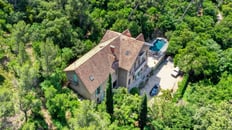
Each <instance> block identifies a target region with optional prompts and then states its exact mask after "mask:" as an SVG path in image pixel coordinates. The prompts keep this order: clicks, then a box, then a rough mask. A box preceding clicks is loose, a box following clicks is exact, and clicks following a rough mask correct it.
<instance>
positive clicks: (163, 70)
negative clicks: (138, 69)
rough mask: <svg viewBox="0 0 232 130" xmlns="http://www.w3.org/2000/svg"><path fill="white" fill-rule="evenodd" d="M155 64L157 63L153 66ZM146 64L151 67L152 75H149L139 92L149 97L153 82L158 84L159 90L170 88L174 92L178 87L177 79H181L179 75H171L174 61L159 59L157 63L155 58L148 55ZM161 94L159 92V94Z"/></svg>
mask: <svg viewBox="0 0 232 130" xmlns="http://www.w3.org/2000/svg"><path fill="white" fill-rule="evenodd" d="M155 64H159V65H158V66H156V67H155ZM148 66H149V67H150V68H154V67H155V68H154V69H152V71H153V72H152V73H151V74H152V75H151V76H150V77H149V80H148V81H147V83H146V85H145V87H144V88H142V89H141V91H140V92H141V94H144V93H146V95H147V97H148V99H151V98H152V97H151V96H150V91H151V89H152V87H154V85H155V84H159V86H160V89H161V90H171V91H172V92H175V91H176V90H177V88H178V81H180V80H181V77H180V76H178V77H176V78H174V77H173V76H171V72H172V71H173V69H174V68H175V67H174V63H173V62H171V61H168V60H166V59H164V60H161V61H160V63H157V60H156V59H155V58H154V57H148ZM160 94H162V93H161V92H159V95H160Z"/></svg>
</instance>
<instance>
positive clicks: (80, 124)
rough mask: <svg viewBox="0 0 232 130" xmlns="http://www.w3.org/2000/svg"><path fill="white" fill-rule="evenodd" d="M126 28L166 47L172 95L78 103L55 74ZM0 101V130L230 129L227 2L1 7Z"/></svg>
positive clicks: (151, 0)
mask: <svg viewBox="0 0 232 130" xmlns="http://www.w3.org/2000/svg"><path fill="white" fill-rule="evenodd" d="M218 15H219V16H218ZM219 17H220V18H219ZM127 28H128V29H129V30H130V31H131V33H132V35H133V36H137V35H138V34H139V33H140V32H142V33H143V34H144V36H145V39H146V41H148V42H149V41H151V40H152V39H154V38H155V37H157V36H161V37H165V38H167V39H168V40H169V48H168V51H167V55H170V56H173V57H174V63H175V65H177V66H179V67H180V68H181V70H183V72H184V75H185V76H184V80H183V81H182V82H181V83H180V84H179V89H178V90H177V92H176V93H175V94H174V95H172V94H171V92H170V91H163V94H162V95H161V96H158V97H155V98H154V102H153V103H152V104H151V105H147V99H146V96H143V97H142V96H139V95H138V94H130V93H128V91H127V89H126V88H119V89H117V90H116V91H113V99H112V100H113V108H111V110H109V109H107V108H108V107H107V105H106V104H108V103H104V102H106V101H104V102H103V103H101V104H96V103H94V102H91V101H88V100H79V99H78V96H77V95H76V94H75V93H74V92H73V91H72V90H70V89H69V88H67V85H66V77H65V73H64V72H63V69H64V68H65V67H66V66H67V65H68V64H70V63H72V62H73V61H74V60H76V59H78V58H79V57H81V56H82V55H83V54H85V53H86V52H88V51H89V50H90V49H91V48H93V47H94V46H95V45H96V44H98V42H99V41H100V39H101V38H102V36H103V34H104V33H105V32H106V30H107V29H111V30H115V31H118V32H122V31H123V30H125V29H127ZM111 93H112V92H111ZM0 101H1V103H0V129H22V130H24V129H25V130H29V129H76V130H104V129H106V130H108V129H109V130H111V129H112V130H122V129H123V130H124V129H127V130H131V129H140V128H141V129H142V128H144V129H146V130H154V129H157V130H159V129H160V130H161V129H178V130H180V129H197V130H205V129H209V130H219V129H223V130H229V129H232V114H231V113H232V1H231V0H0ZM107 101H108V100H107Z"/></svg>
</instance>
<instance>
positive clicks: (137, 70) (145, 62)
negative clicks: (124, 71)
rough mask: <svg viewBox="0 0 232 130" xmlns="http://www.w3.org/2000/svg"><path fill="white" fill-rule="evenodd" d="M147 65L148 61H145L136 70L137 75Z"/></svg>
mask: <svg viewBox="0 0 232 130" xmlns="http://www.w3.org/2000/svg"><path fill="white" fill-rule="evenodd" d="M146 64H147V61H146V60H143V61H142V62H141V64H140V65H138V66H137V67H136V68H135V75H137V74H138V72H139V71H140V70H141V69H142V68H143V67H144V66H145V65H146Z"/></svg>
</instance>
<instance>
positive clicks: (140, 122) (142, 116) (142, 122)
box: [139, 94, 147, 130]
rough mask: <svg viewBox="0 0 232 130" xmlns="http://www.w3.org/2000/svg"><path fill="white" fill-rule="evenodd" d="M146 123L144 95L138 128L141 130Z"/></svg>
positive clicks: (145, 98) (145, 99)
mask: <svg viewBox="0 0 232 130" xmlns="http://www.w3.org/2000/svg"><path fill="white" fill-rule="evenodd" d="M146 122H147V96H146V94H145V95H144V96H143V100H142V103H141V107H140V113H139V127H140V129H141V130H143V128H144V126H146Z"/></svg>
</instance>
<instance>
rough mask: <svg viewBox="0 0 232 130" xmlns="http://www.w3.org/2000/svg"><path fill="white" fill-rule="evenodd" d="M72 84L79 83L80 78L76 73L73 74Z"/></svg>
mask: <svg viewBox="0 0 232 130" xmlns="http://www.w3.org/2000/svg"><path fill="white" fill-rule="evenodd" d="M71 84H73V85H78V78H77V75H76V74H75V73H74V74H73V76H72V80H71Z"/></svg>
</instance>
